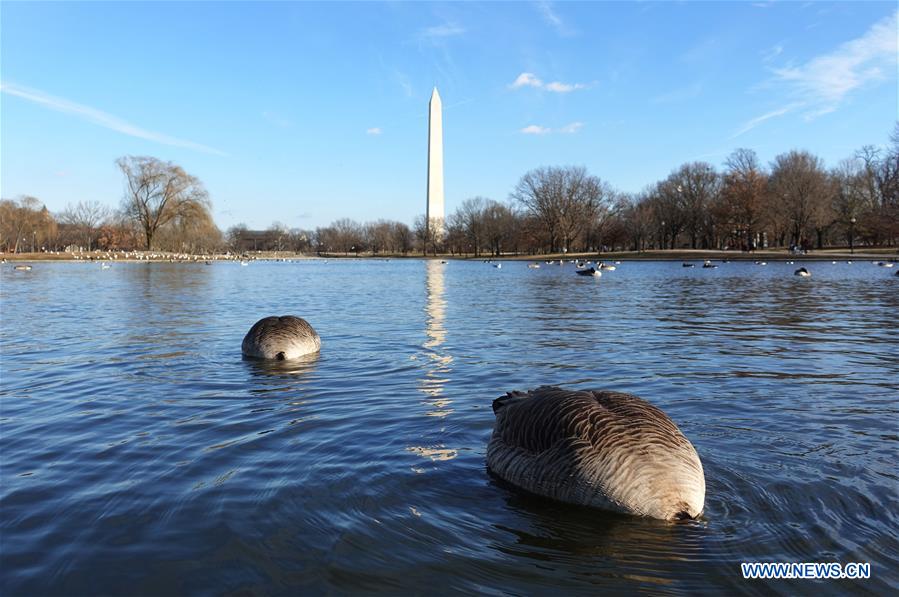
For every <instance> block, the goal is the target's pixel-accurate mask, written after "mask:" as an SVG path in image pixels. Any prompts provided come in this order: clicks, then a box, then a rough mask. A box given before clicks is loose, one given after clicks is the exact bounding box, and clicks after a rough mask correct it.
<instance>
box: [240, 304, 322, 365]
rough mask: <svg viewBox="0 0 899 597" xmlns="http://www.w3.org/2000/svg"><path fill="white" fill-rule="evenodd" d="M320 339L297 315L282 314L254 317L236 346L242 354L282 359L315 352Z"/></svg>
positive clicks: (259, 357) (319, 345)
mask: <svg viewBox="0 0 899 597" xmlns="http://www.w3.org/2000/svg"><path fill="white" fill-rule="evenodd" d="M321 345H322V342H321V338H319V337H318V334H317V333H316V332H315V330H314V329H312V326H311V325H309V322H308V321H306V320H305V319H303V318H301V317H294V316H293V315H283V316H281V317H264V318H263V319H260V320H259V321H257V322H256V323H255V324H254V325H253V327H251V328H250V331H249V332H247V335H246V336H244V338H243V343H242V344H241V346H240V349H241V352H242V353H243V355H244V356H247V357H252V358H256V359H274V360H278V361H284V360H289V359H295V358H297V357H301V356H303V355H307V354H312V353H314V352H318V351H319V349H320V348H321Z"/></svg>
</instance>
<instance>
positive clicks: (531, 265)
mask: <svg viewBox="0 0 899 597" xmlns="http://www.w3.org/2000/svg"><path fill="white" fill-rule="evenodd" d="M528 267H529V268H530V269H540V264H539V263H529V264H528Z"/></svg>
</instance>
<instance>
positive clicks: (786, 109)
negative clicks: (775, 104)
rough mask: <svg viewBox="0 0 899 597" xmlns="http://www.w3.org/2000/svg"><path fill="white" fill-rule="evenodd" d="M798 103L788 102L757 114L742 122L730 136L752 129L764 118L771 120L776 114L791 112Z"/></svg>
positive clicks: (798, 105)
mask: <svg viewBox="0 0 899 597" xmlns="http://www.w3.org/2000/svg"><path fill="white" fill-rule="evenodd" d="M800 105H801V104H798V103H793V104H788V105H786V106H784V107H782V108H778V109H776V110H771V111H770V112H767V113H765V114H762V115H761V116H757V117H756V118H753V119H752V120H749V121H747V122H745V123H743V126H741V127H740V128H739V129H738V130H737V132H735V133H734V134H733V135H731V136H730V138H731V139H733V138H735V137H739V136H740V135H742V134H743V133H746V132H749V131H751V130H752V129H754V128H755V127H757V126H758V125H760V124H762V123H763V122H765V121H766V120H771V119H772V118H777V117H778V116H783V115H784V114H787V113H789V112H792V111H793V110H795V109H797V108H799V107H800Z"/></svg>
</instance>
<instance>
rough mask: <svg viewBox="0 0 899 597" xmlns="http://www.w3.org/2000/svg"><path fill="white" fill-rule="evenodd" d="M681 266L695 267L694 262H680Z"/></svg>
mask: <svg viewBox="0 0 899 597" xmlns="http://www.w3.org/2000/svg"><path fill="white" fill-rule="evenodd" d="M681 266H683V267H695V266H696V264H695V263H682V264H681Z"/></svg>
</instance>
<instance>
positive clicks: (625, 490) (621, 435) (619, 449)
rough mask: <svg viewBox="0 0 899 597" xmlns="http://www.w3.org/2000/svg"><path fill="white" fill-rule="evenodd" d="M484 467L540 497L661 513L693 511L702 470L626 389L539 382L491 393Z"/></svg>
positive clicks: (700, 500)
mask: <svg viewBox="0 0 899 597" xmlns="http://www.w3.org/2000/svg"><path fill="white" fill-rule="evenodd" d="M493 412H494V414H495V416H496V421H495V423H494V427H493V435H492V437H491V438H490V443H489V445H488V446H487V468H488V469H489V470H490V471H491V472H492V473H493V474H495V475H496V476H498V477H500V478H501V479H503V480H505V481H507V482H508V483H511V484H512V485H515V486H516V487H520V488H522V489H524V490H527V491H530V492H531V493H535V494H538V495H542V496H544V497H548V498H552V499H556V500H559V501H562V502H567V503H572V504H580V505H584V506H593V507H597V508H603V509H607V510H614V511H617V512H624V513H629V514H637V515H642V516H649V517H652V518H660V519H664V520H673V519H680V518H696V517H697V516H699V514H700V513H701V512H702V509H703V505H704V502H705V477H704V475H703V472H702V463H701V462H700V460H699V456H698V455H697V454H696V450H695V449H694V448H693V445H692V444H691V443H690V442H689V440H687V438H686V437H684V435H683V433H681V431H680V430H679V429H678V428H677V425H675V424H674V422H673V421H672V420H671V419H669V418H668V416H667V415H665V413H663V412H662V411H661V410H659V409H658V408H656V407H655V406H653V405H652V404H650V403H648V402H646V401H645V400H643V399H641V398H638V397H637V396H633V395H631V394H623V393H620V392H607V391H599V390H590V391H574V390H565V389H561V388H556V387H547V386H544V387H541V388H538V389H536V390H531V391H529V392H510V393H508V394H506V395H505V396H502V397H500V398H497V399H496V400H494V401H493Z"/></svg>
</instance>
